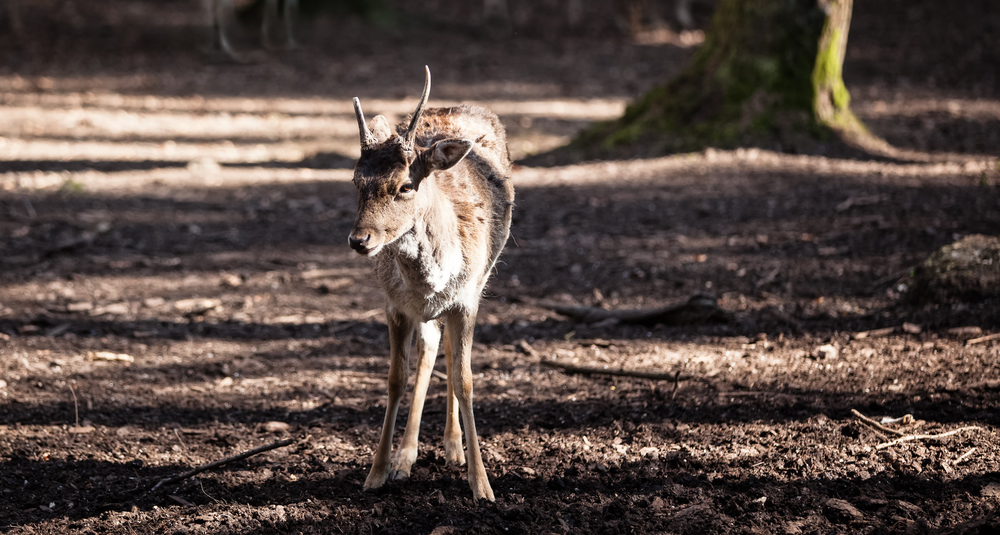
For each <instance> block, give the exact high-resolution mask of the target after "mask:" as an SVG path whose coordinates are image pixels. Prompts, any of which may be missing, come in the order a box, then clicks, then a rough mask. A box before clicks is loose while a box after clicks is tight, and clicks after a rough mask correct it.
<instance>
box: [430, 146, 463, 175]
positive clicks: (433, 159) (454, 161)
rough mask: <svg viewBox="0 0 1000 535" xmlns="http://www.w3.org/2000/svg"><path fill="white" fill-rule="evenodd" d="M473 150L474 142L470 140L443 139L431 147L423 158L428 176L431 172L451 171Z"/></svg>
mask: <svg viewBox="0 0 1000 535" xmlns="http://www.w3.org/2000/svg"><path fill="white" fill-rule="evenodd" d="M471 150H472V141H470V140H468V139H443V140H441V141H438V142H437V143H435V144H433V145H431V148H429V149H427V150H426V151H425V152H424V154H423V157H424V159H425V165H426V168H427V174H430V173H431V171H439V170H444V169H451V168H452V167H454V166H456V165H458V162H460V161H462V159H463V158H465V155H466V154H469V151H471Z"/></svg>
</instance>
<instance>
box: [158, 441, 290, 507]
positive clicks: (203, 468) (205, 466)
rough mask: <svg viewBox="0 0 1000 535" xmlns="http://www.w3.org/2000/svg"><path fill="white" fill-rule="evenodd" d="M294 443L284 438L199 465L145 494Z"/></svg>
mask: <svg viewBox="0 0 1000 535" xmlns="http://www.w3.org/2000/svg"><path fill="white" fill-rule="evenodd" d="M294 442H295V439H293V438H286V439H284V440H278V441H276V442H272V443H270V444H265V445H263V446H260V447H257V448H254V449H252V450H249V451H244V452H243V453H240V454H238V455H233V456H231V457H226V458H225V459H219V460H218V461H214V462H211V463H208V464H203V465H201V466H199V467H197V468H195V469H193V470H188V471H187V472H184V473H183V474H179V475H176V476H173V477H168V478H166V479H162V480H160V482H159V483H157V484H156V486H154V487H153V488H151V489H149V492H147V494H152V493H154V492H156V491H157V490H159V488H160V487H162V486H163V485H172V484H174V483H177V482H180V481H184V480H185V479H187V478H189V477H191V476H193V475H196V474H200V473H202V472H204V471H206V470H211V469H212V468H218V467H220V466H222V465H224V464H229V463H231V462H235V461H242V460H243V459H246V458H247V457H251V456H253V455H257V454H258V453H263V452H265V451H270V450H273V449H276V448H283V447H285V446H288V445H291V444H292V443H294Z"/></svg>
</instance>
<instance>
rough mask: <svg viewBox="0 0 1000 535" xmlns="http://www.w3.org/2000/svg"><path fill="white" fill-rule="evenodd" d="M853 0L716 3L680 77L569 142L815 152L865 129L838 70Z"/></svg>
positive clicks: (616, 150)
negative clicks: (701, 40) (702, 40)
mask: <svg viewBox="0 0 1000 535" xmlns="http://www.w3.org/2000/svg"><path fill="white" fill-rule="evenodd" d="M852 7H853V0H720V2H719V4H718V7H717V8H716V11H715V15H714V17H713V19H712V23H711V25H710V27H709V30H708V34H707V36H706V40H705V43H704V44H703V45H702V46H701V48H699V49H698V51H697V52H696V53H695V55H694V57H693V58H692V59H691V62H690V63H689V64H688V65H687V67H686V68H685V69H684V70H683V71H682V72H681V74H680V75H679V76H678V77H677V78H676V79H674V80H672V81H671V82H669V83H667V84H666V85H663V86H660V87H657V88H654V89H653V90H651V91H650V92H649V93H647V94H645V95H643V96H642V97H640V98H639V99H638V101H636V102H635V103H633V104H632V105H630V106H629V107H628V109H627V110H626V111H625V114H624V115H623V116H622V117H621V118H619V119H618V120H615V121H611V122H608V123H601V124H598V125H595V126H594V127H592V128H591V129H589V130H587V131H584V132H583V133H582V134H581V135H580V136H578V137H577V139H576V140H575V141H574V142H573V144H572V145H571V148H575V149H576V150H581V149H582V151H583V152H584V154H586V155H588V156H591V157H607V156H626V155H629V156H655V155H660V154H665V153H671V152H679V151H690V150H697V149H700V148H703V147H706V146H716V147H733V146H747V145H750V146H762V147H766V148H774V149H778V150H786V151H787V150H792V151H799V150H815V149H817V148H818V147H819V146H820V145H821V144H823V143H825V142H828V141H830V140H833V139H835V138H836V136H833V135H831V134H834V133H837V134H840V135H841V136H845V135H846V136H847V137H859V136H863V135H866V134H867V132H866V131H865V129H864V126H863V125H862V124H861V122H860V121H858V119H857V118H856V117H855V116H854V114H853V113H851V110H850V107H849V104H850V95H849V93H848V91H847V88H846V87H845V86H844V81H843V78H842V75H841V72H842V71H841V69H842V66H843V62H844V49H845V47H846V44H847V33H848V29H849V27H850V22H851V10H852Z"/></svg>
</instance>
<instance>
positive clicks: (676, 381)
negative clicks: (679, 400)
mask: <svg viewBox="0 0 1000 535" xmlns="http://www.w3.org/2000/svg"><path fill="white" fill-rule="evenodd" d="M680 387H681V371H680V370H677V373H675V374H674V389H673V390H672V391H671V392H670V401H673V400H674V398H676V397H677V389H678V388H680Z"/></svg>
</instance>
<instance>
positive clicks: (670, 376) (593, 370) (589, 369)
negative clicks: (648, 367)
mask: <svg viewBox="0 0 1000 535" xmlns="http://www.w3.org/2000/svg"><path fill="white" fill-rule="evenodd" d="M541 364H542V366H548V367H549V368H558V369H560V370H563V371H565V372H566V373H582V374H585V375H614V376H617V377H638V378H640V379H653V380H656V381H673V382H674V384H675V385H676V384H678V383H680V382H681V381H689V380H691V379H694V377H693V376H691V375H681V374H680V372H644V371H639V370H626V369H625V368H601V367H598V366H577V365H575V364H563V363H561V362H554V361H551V360H542V361H541ZM674 390H675V391H676V388H674Z"/></svg>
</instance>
